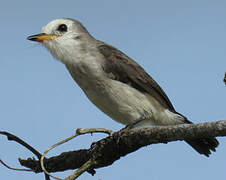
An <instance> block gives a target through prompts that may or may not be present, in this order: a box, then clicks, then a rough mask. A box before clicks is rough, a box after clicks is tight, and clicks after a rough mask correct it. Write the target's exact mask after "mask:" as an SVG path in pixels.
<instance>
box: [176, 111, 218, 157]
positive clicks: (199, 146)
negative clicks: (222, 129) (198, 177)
mask: <svg viewBox="0 0 226 180" xmlns="http://www.w3.org/2000/svg"><path fill="white" fill-rule="evenodd" d="M177 114H179V115H181V116H182V117H184V121H185V123H187V124H193V123H192V122H191V121H189V120H188V119H187V118H186V117H185V116H183V115H182V114H180V113H178V112H177ZM186 142H187V143H188V144H189V145H190V146H191V147H193V148H194V149H195V150H196V151H197V152H198V153H200V154H203V155H205V156H207V157H209V155H210V154H211V151H213V152H216V148H217V146H218V145H219V142H218V140H217V139H216V138H202V139H193V140H186Z"/></svg>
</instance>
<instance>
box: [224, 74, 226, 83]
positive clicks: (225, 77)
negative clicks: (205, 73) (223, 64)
mask: <svg viewBox="0 0 226 180" xmlns="http://www.w3.org/2000/svg"><path fill="white" fill-rule="evenodd" d="M224 83H225V84H226V73H225V74H224Z"/></svg>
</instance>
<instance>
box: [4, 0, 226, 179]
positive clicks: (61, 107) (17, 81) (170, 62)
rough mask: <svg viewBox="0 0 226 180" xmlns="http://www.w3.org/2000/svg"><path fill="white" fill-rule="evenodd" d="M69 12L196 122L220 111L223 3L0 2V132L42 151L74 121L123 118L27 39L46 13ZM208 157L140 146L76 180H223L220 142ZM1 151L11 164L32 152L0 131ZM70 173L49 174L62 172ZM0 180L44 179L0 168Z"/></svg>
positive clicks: (89, 123)
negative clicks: (104, 108) (110, 113)
mask: <svg viewBox="0 0 226 180" xmlns="http://www.w3.org/2000/svg"><path fill="white" fill-rule="evenodd" d="M61 17H70V18H74V19H77V20H79V21H81V22H82V23H83V24H84V25H85V26H86V27H87V29H88V30H89V32H90V33H91V34H92V35H93V36H94V37H96V38H97V39H99V40H102V41H105V42H107V43H109V44H111V45H113V46H115V47H117V48H119V49H120V50H122V51H123V52H125V53H126V54H127V55H129V56H130V57H132V58H133V59H135V60H136V61H137V62H138V63H139V64H141V65H142V66H143V67H144V68H145V69H146V71H147V72H148V73H149V74H151V75H152V77H153V78H154V79H155V80H156V81H157V82H159V84H160V85H161V87H162V88H163V89H164V90H165V92H166V93H167V94H168V96H169V98H170V99H171V101H172V103H173V104H174V106H175V108H176V109H177V111H178V112H180V113H182V114H184V115H185V116H187V117H188V119H190V120H191V121H193V122H194V123H198V122H206V121H217V120H223V119H226V112H225V107H226V101H225V90H226V87H225V85H224V83H223V76H224V72H225V71H226V21H225V19H226V1H223V0H215V1H210V0H190V1H185V0H170V1H169V0H168V1H167V0H163V1H153V0H149V1H148V0H146V1H145V0H143V1H131V0H130V1H129V0H124V1H121V0H114V1H106V0H97V1H89V0H77V1H74V0H67V1H59V2H56V1H55V2H54V1H43V0H41V1H36V2H33V1H28V0H20V1H12V0H8V1H3V2H1V6H0V20H1V28H0V32H1V43H0V46H1V55H0V84H1V85H0V92H1V93H0V120H1V126H0V130H6V131H9V132H12V133H14V134H16V135H18V136H19V137H21V138H23V139H24V140H26V141H27V142H29V143H30V144H31V145H33V146H34V147H35V148H37V149H38V150H39V151H41V152H43V151H44V150H46V149H47V148H48V147H49V146H50V145H52V144H54V143H55V142H57V141H59V140H61V139H63V138H66V137H68V136H70V135H72V134H73V133H74V131H75V129H76V128H79V127H82V128H89V127H103V128H109V129H112V130H115V131H116V130H119V129H120V128H122V127H123V126H122V125H120V124H118V123H116V122H115V121H113V120H111V119H110V118H109V117H107V116H106V115H104V114H103V113H102V112H100V111H99V110H98V109H97V108H96V107H94V106H93V104H91V103H90V102H89V101H88V99H87V98H86V97H85V95H84V94H83V92H82V91H81V89H80V88H79V87H78V86H77V85H76V84H75V83H74V81H73V80H72V78H71V77H70V75H69V73H68V72H67V70H66V68H65V67H64V65H63V64H61V63H60V62H58V61H55V60H54V59H53V58H52V57H51V55H50V54H49V53H48V52H47V51H46V50H45V49H44V48H43V47H42V46H40V45H38V44H37V43H33V42H30V41H28V40H26V37H27V36H29V35H32V34H37V33H39V32H40V29H41V27H42V26H44V25H45V24H47V23H48V22H49V21H51V20H53V19H56V18H61ZM102 137H103V136H102V135H94V136H90V135H86V136H84V137H79V138H78V139H77V140H73V141H72V142H69V143H68V144H66V145H63V146H62V147H59V148H57V149H56V150H53V151H52V152H50V153H49V154H48V155H49V156H52V155H56V154H59V153H61V152H63V151H69V150H74V149H80V148H88V147H89V146H90V143H91V142H93V141H96V140H98V139H100V138H102ZM223 139H224V138H219V141H220V143H221V144H220V146H219V148H218V149H217V152H216V153H214V154H213V155H212V156H211V157H210V158H206V157H204V156H201V155H199V154H197V153H196V152H195V151H194V150H193V149H192V148H190V147H189V146H188V145H187V144H185V143H184V142H173V143H168V144H167V145H166V144H159V145H153V146H147V147H144V148H142V149H140V150H139V151H137V152H134V153H132V154H130V155H128V156H126V157H123V158H121V159H120V160H119V161H116V162H115V163H114V164H113V165H112V166H110V167H105V168H101V169H98V170H97V173H96V175H95V176H94V177H92V176H90V175H89V174H87V173H85V174H83V175H82V176H81V177H80V179H86V180H89V179H90V180H91V179H92V180H93V179H96V180H97V179H102V180H104V179H108V180H114V179H152V180H161V179H166V178H167V179H184V180H190V179H206V180H212V179H225V178H226V174H225V167H226V166H225V165H226V159H225V153H226V143H225V142H224V140H223ZM0 142H1V151H0V158H1V159H2V160H4V161H5V162H7V163H8V164H9V165H11V166H14V167H18V166H19V164H18V163H17V158H18V157H21V158H27V157H30V156H33V155H32V154H31V153H30V152H28V151H27V150H26V149H24V148H22V147H21V146H19V145H17V144H15V143H13V142H8V141H7V140H6V138H5V137H1V136H0ZM68 173H69V171H68V172H66V173H65V172H64V173H56V175H58V176H62V177H64V176H66V174H68ZM0 178H1V179H8V180H11V179H23V180H26V179H31V178H32V179H33V180H36V179H37V180H38V179H43V178H44V176H43V175H42V174H40V175H36V174H33V173H27V172H14V171H10V170H8V169H6V168H4V167H2V166H0Z"/></svg>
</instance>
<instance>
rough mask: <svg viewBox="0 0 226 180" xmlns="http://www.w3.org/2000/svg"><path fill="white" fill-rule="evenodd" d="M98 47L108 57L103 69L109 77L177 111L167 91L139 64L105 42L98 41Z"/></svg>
mask: <svg viewBox="0 0 226 180" xmlns="http://www.w3.org/2000/svg"><path fill="white" fill-rule="evenodd" d="M98 49H99V52H100V53H101V54H102V55H103V56H104V58H105V59H106V63H105V65H104V67H103V69H104V71H105V72H106V73H107V74H108V77H110V78H111V79H114V80H117V81H120V82H122V83H126V84H128V85H130V86H132V87H133V88H135V89H137V90H138V91H141V92H144V93H147V94H149V95H151V96H152V97H154V98H155V99H156V100H157V101H158V102H159V103H160V104H162V105H163V106H164V107H165V108H167V109H169V110H171V111H172V112H176V111H175V109H174V107H173V105H172V103H171V102H170V100H169V98H168V97H167V95H166V93H165V92H164V91H163V90H162V88H161V87H160V86H159V85H158V84H157V83H156V81H155V80H154V79H152V77H151V76H150V75H149V74H148V73H147V72H146V71H145V70H144V69H143V68H142V67H141V66H140V65H139V64H137V63H136V62H135V61H134V60H132V59H131V58H130V57H128V56H126V55H125V54H124V53H123V52H121V51H119V50H118V49H116V48H114V47H113V46H110V45H107V44H105V43H103V42H100V41H99V42H98Z"/></svg>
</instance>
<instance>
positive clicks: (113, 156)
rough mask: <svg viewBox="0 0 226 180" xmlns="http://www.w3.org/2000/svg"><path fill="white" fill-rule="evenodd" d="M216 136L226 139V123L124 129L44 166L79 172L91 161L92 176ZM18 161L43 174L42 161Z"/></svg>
mask: <svg viewBox="0 0 226 180" xmlns="http://www.w3.org/2000/svg"><path fill="white" fill-rule="evenodd" d="M217 136H226V121H217V122H208V123H200V124H182V125H175V126H158V127H153V128H143V129H132V130H126V129H123V130H121V131H118V132H115V133H114V135H113V136H108V137H106V138H104V139H101V140H100V141H98V142H95V143H93V144H92V146H91V148H90V149H82V150H77V151H71V152H64V153H62V154H60V155H59V156H54V157H51V158H49V159H45V161H44V162H45V167H46V170H47V171H48V172H57V171H64V170H69V169H77V168H79V167H81V166H82V165H83V164H84V163H85V162H87V161H88V160H90V159H92V160H94V161H95V162H96V163H95V166H94V167H92V169H90V173H94V172H95V171H94V170H93V169H96V168H100V167H105V166H109V165H111V164H112V163H113V162H114V161H116V160H118V159H120V157H122V156H125V155H127V154H129V153H131V152H134V151H136V150H138V149H139V148H141V147H143V146H147V145H151V144H157V143H168V142H171V141H182V140H192V139H199V138H211V137H217ZM150 151H151V149H150ZM150 153H151V152H150ZM19 161H20V163H21V165H23V166H25V167H28V168H30V169H33V170H34V171H35V172H37V173H38V172H42V170H41V167H40V162H39V160H34V159H33V158H29V159H27V160H22V159H19Z"/></svg>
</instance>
